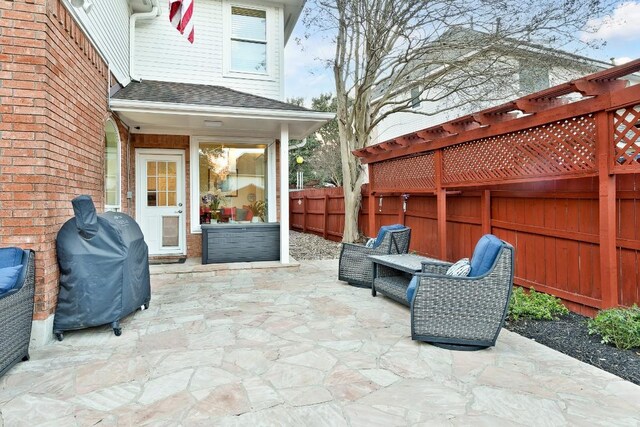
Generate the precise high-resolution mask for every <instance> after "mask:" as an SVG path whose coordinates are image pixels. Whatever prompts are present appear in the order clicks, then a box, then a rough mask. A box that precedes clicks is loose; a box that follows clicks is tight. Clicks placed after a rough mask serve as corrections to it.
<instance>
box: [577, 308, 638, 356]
mask: <svg viewBox="0 0 640 427" xmlns="http://www.w3.org/2000/svg"><path fill="white" fill-rule="evenodd" d="M588 328H589V334H599V335H600V336H601V337H602V343H604V344H613V345H615V346H616V347H618V348H623V349H630V348H634V347H640V307H638V306H637V305H635V304H634V305H633V307H631V308H612V309H609V310H603V311H601V312H599V313H598V315H597V316H596V318H595V319H591V320H590V321H589V324H588Z"/></svg>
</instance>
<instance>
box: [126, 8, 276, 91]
mask: <svg viewBox="0 0 640 427" xmlns="http://www.w3.org/2000/svg"><path fill="white" fill-rule="evenodd" d="M230 5H240V6H245V7H257V8H264V9H265V10H267V46H268V50H269V52H268V56H267V62H268V65H267V66H268V75H267V76H248V77H237V76H231V75H229V73H225V63H224V53H225V49H226V43H225V42H224V39H225V37H224V33H225V32H224V27H225V25H228V24H229V19H227V18H225V17H224V16H225V12H228V11H230ZM280 15H281V13H280V10H279V9H278V8H275V7H271V6H269V7H267V6H260V5H259V3H255V2H251V3H248V2H247V3H241V2H232V3H231V2H226V1H224V3H223V1H222V0H200V1H198V2H196V3H195V10H194V18H193V19H194V26H195V42H194V43H193V45H192V44H190V43H189V42H188V41H187V39H186V37H185V36H183V35H181V34H180V33H179V32H178V31H177V30H176V29H175V28H173V27H172V26H171V24H170V23H169V17H168V10H167V8H166V7H163V8H162V15H161V16H160V17H158V18H156V19H154V20H151V21H141V22H138V23H137V25H136V34H135V53H134V58H135V59H134V60H135V74H136V77H138V78H141V79H143V80H144V79H146V80H159V81H172V82H182V83H195V84H208V85H219V86H224V87H228V88H231V89H235V90H239V91H241V92H246V93H251V94H254V95H260V96H265V97H268V98H272V99H281V84H282V81H281V77H280V76H281V73H280V70H281V67H282V64H281V51H282V50H283V40H282V37H281V34H282V31H281V28H280V27H281V26H282V25H283V23H282V22H280V21H281V20H280Z"/></svg>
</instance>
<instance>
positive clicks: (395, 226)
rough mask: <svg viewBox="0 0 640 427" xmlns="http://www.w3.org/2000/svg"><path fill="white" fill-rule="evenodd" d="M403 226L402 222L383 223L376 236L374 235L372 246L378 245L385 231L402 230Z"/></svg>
mask: <svg viewBox="0 0 640 427" xmlns="http://www.w3.org/2000/svg"><path fill="white" fill-rule="evenodd" d="M405 228H406V227H405V226H404V225H402V224H393V225H383V226H382V227H380V230H379V231H378V237H376V241H375V242H374V243H373V247H374V248H377V247H378V246H380V244H382V240H384V236H385V234H387V231H394V230H402V229H405Z"/></svg>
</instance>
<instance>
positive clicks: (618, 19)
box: [285, 0, 640, 105]
mask: <svg viewBox="0 0 640 427" xmlns="http://www.w3.org/2000/svg"><path fill="white" fill-rule="evenodd" d="M593 21H594V22H593V23H596V24H601V25H600V30H599V31H598V33H597V34H595V36H596V37H597V38H598V39H600V40H604V41H605V43H606V44H605V46H604V47H602V48H600V49H597V50H591V51H588V52H581V54H582V55H585V56H590V57H592V58H595V59H599V60H602V61H606V62H609V60H610V58H615V60H616V63H622V62H627V61H629V60H632V59H637V58H640V0H635V1H621V2H619V3H618V5H617V6H616V8H615V10H614V11H613V12H612V14H611V15H609V16H606V17H602V18H598V19H594V20H593ZM303 34H304V28H303V25H302V22H300V21H299V22H298V25H297V26H296V28H295V29H294V31H293V34H292V36H291V39H290V40H289V43H288V44H287V47H286V49H285V64H286V70H285V96H286V97H287V98H292V97H304V98H306V100H307V105H309V103H310V100H311V98H312V97H314V96H317V95H319V94H321V93H324V92H335V87H334V83H333V74H332V71H331V70H330V69H326V68H324V67H323V65H322V63H321V62H320V61H319V60H318V59H317V58H331V57H332V55H333V52H334V48H333V46H332V45H331V44H330V43H329V42H328V41H326V40H323V39H321V38H320V37H312V38H310V39H308V40H305V41H303V42H302V43H300V44H299V43H296V38H298V37H299V38H302V35H303ZM580 38H582V39H583V40H585V41H586V40H588V39H589V38H590V36H588V35H586V34H582V35H580Z"/></svg>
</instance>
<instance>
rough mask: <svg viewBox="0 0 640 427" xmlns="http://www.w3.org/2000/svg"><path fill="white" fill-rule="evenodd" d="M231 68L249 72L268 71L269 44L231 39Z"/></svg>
mask: <svg viewBox="0 0 640 427" xmlns="http://www.w3.org/2000/svg"><path fill="white" fill-rule="evenodd" d="M231 69H232V70H234V71H244V72H249V73H266V72H267V45H266V43H253V42H246V41H240V40H232V41H231Z"/></svg>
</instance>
